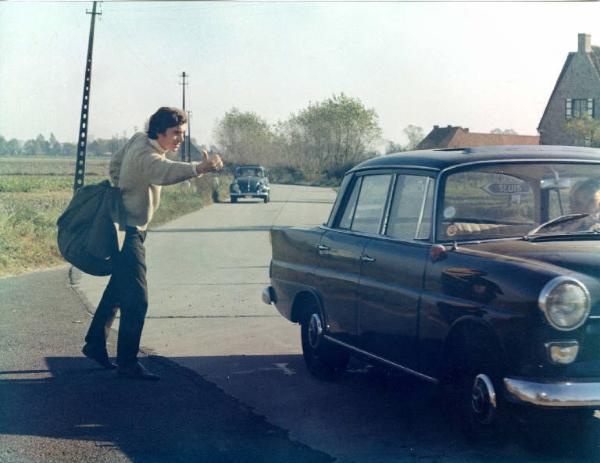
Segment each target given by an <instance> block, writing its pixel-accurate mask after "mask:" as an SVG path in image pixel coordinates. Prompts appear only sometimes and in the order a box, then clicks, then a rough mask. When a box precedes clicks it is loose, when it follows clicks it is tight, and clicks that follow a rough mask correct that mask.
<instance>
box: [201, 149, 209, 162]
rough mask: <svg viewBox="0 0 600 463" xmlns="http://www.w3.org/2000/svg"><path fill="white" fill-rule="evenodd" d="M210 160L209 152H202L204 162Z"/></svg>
mask: <svg viewBox="0 0 600 463" xmlns="http://www.w3.org/2000/svg"><path fill="white" fill-rule="evenodd" d="M207 159H208V151H206V150H202V160H204V161H206V160H207Z"/></svg>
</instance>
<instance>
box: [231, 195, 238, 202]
mask: <svg viewBox="0 0 600 463" xmlns="http://www.w3.org/2000/svg"><path fill="white" fill-rule="evenodd" d="M237 200H238V199H237V198H234V197H233V196H232V197H231V203H232V204H235V203H237Z"/></svg>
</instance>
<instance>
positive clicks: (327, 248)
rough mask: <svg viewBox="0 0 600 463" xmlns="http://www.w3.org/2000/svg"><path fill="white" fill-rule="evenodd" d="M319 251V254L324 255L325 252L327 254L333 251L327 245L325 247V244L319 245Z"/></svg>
mask: <svg viewBox="0 0 600 463" xmlns="http://www.w3.org/2000/svg"><path fill="white" fill-rule="evenodd" d="M317 249H318V251H319V254H323V253H325V252H327V251H329V250H331V248H330V247H329V246H325V245H323V244H319V245H317Z"/></svg>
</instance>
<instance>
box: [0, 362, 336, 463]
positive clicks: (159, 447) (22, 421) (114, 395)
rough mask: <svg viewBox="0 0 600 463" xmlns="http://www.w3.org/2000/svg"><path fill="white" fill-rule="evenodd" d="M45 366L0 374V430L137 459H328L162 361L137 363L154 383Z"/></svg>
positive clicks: (83, 368) (75, 366)
mask: <svg viewBox="0 0 600 463" xmlns="http://www.w3.org/2000/svg"><path fill="white" fill-rule="evenodd" d="M148 360H150V361H149V362H148ZM46 363H47V365H48V373H49V377H47V378H31V377H30V378H29V379H28V377H27V375H28V374H30V373H32V371H35V373H36V374H38V375H39V374H40V373H42V374H43V373H44V370H22V371H19V370H13V371H0V397H2V399H3V400H2V405H1V412H0V418H1V419H0V435H22V436H43V437H50V438H56V439H67V440H68V439H77V440H87V441H93V442H95V444H96V445H97V446H101V447H107V448H111V447H116V448H118V449H119V450H120V451H121V452H123V453H124V454H125V455H126V456H127V457H128V458H129V459H130V460H131V461H132V462H144V463H153V462H156V463H158V462H161V463H164V462H207V463H209V462H210V463H218V462H244V461H252V462H329V461H332V459H331V458H330V457H328V456H327V455H325V454H323V453H321V452H317V451H314V450H312V449H310V448H308V447H306V446H304V445H301V444H298V443H295V442H292V441H290V440H289V439H288V437H287V435H286V433H285V432H284V431H282V430H281V429H280V428H277V427H275V426H272V425H270V424H269V423H267V422H266V421H265V420H264V418H262V417H260V416H257V415H256V414H254V413H252V412H251V411H250V410H249V409H248V407H246V406H244V405H242V404H240V403H239V402H238V401H236V400H235V399H232V398H231V397H229V396H227V395H225V394H224V393H223V392H222V391H221V390H219V389H218V388H217V387H216V386H214V385H213V384H211V383H209V382H207V381H205V380H203V379H202V378H200V377H199V376H197V375H196V374H194V373H192V372H190V371H189V370H186V369H184V368H182V367H179V366H177V365H175V364H173V363H172V362H170V361H168V360H166V359H157V358H154V357H149V358H148V359H146V360H145V363H150V367H151V368H152V370H153V371H155V372H157V373H158V374H160V375H161V376H162V379H161V381H158V382H156V383H147V382H139V381H134V380H129V379H123V378H118V377H117V376H116V375H115V372H114V371H106V370H103V369H98V368H95V367H92V363H91V362H90V361H89V360H87V359H85V358H69V357H50V358H46ZM50 375H51V376H50ZM7 377H10V378H11V379H5V378H7ZM15 377H16V378H15Z"/></svg>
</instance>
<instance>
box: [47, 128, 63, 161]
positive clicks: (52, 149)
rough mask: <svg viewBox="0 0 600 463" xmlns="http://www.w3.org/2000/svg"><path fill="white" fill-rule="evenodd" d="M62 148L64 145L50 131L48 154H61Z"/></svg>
mask: <svg viewBox="0 0 600 463" xmlns="http://www.w3.org/2000/svg"><path fill="white" fill-rule="evenodd" d="M61 150H62V146H61V144H60V142H59V141H58V140H57V139H56V137H55V136H54V134H53V133H50V138H49V139H48V154H52V155H53V156H57V155H59V154H60V152H61Z"/></svg>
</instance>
